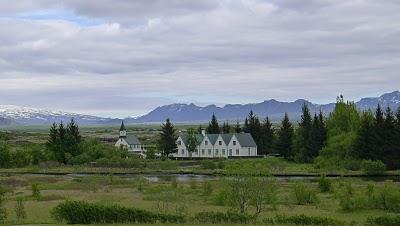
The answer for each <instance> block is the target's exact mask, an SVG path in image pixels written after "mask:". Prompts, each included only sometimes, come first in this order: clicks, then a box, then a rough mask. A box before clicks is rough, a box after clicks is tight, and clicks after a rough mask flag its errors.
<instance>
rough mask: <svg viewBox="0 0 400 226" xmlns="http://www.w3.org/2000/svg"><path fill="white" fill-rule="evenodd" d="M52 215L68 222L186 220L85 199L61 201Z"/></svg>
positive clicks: (176, 216) (174, 221)
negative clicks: (95, 202) (89, 201)
mask: <svg viewBox="0 0 400 226" xmlns="http://www.w3.org/2000/svg"><path fill="white" fill-rule="evenodd" d="M52 216H53V217H54V218H55V219H56V220H58V221H66V222H67V223H68V224H96V223H99V224H100V223H108V224H113V223H156V222H161V223H183V222H184V221H185V218H184V217H183V216H179V215H173V214H161V213H153V212H150V211H147V210H141V209H136V208H127V207H121V206H118V205H102V204H94V203H88V202H85V201H66V202H63V203H60V204H59V205H58V206H56V207H55V208H54V209H53V211H52Z"/></svg>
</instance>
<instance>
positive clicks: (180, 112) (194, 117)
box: [125, 91, 400, 123]
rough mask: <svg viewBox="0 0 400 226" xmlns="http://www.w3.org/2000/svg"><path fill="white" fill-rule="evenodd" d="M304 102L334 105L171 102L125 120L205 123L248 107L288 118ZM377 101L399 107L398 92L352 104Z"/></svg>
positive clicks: (241, 114) (235, 116) (367, 105)
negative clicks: (218, 105) (221, 104)
mask: <svg viewBox="0 0 400 226" xmlns="http://www.w3.org/2000/svg"><path fill="white" fill-rule="evenodd" d="M304 103H305V104H307V105H308V106H309V108H310V110H311V111H312V112H318V111H319V110H320V109H321V110H322V111H323V112H324V113H325V114H328V113H329V112H331V111H332V110H333V108H334V107H335V104H334V103H329V104H323V105H318V104H313V103H311V102H309V101H307V100H304V99H298V100H296V101H294V102H280V101H277V100H274V99H271V100H266V101H264V102H261V103H255V104H228V105H225V106H224V107H217V106H215V105H208V106H205V107H199V106H196V105H194V104H171V105H165V106H161V107H158V108H156V109H154V110H153V111H151V112H150V113H148V114H146V115H143V116H140V117H137V118H127V119H125V120H126V121H127V122H128V123H144V122H148V123H151V122H163V121H164V120H165V119H166V118H170V119H171V120H172V121H174V122H207V121H208V120H210V117H211V115H212V114H213V113H215V115H216V116H217V118H218V119H220V120H243V119H244V118H245V117H246V116H247V114H248V113H249V112H250V110H253V111H254V113H255V114H257V115H258V116H259V117H261V118H264V117H266V116H268V117H270V118H271V119H272V120H278V119H281V118H282V117H283V114H284V113H285V112H287V113H288V114H289V116H290V117H291V118H292V119H298V118H300V115H301V107H302V106H303V104H304ZM378 103H379V104H381V105H382V106H383V107H387V106H390V107H391V108H392V109H394V110H395V109H397V108H398V107H400V92H399V91H395V92H392V93H387V94H383V95H382V96H380V97H375V98H363V99H361V100H360V101H358V102H356V105H357V107H358V108H359V109H360V110H366V109H375V108H376V107H377V105H378Z"/></svg>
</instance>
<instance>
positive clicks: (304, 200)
mask: <svg viewBox="0 0 400 226" xmlns="http://www.w3.org/2000/svg"><path fill="white" fill-rule="evenodd" d="M294 195H295V198H296V203H297V204H298V205H307V204H313V203H317V202H318V197H317V193H316V192H315V191H314V190H311V189H307V188H306V187H305V186H304V184H303V183H297V184H296V185H295V186H294Z"/></svg>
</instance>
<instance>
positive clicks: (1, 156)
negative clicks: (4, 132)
mask: <svg viewBox="0 0 400 226" xmlns="http://www.w3.org/2000/svg"><path fill="white" fill-rule="evenodd" d="M11 161H12V154H11V150H10V147H9V145H8V144H7V143H5V142H1V143H0V167H1V168H9V167H11V166H12V162H11Z"/></svg>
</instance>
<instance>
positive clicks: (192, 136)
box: [187, 128, 200, 157]
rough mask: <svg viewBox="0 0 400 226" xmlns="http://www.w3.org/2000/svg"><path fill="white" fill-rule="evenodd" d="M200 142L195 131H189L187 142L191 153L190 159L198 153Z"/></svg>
mask: <svg viewBox="0 0 400 226" xmlns="http://www.w3.org/2000/svg"><path fill="white" fill-rule="evenodd" d="M199 144H200V142H199V141H198V140H197V138H196V133H195V132H194V129H192V128H190V129H188V140H187V150H188V152H189V155H190V157H192V153H193V152H195V151H196V148H197V146H199Z"/></svg>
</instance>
